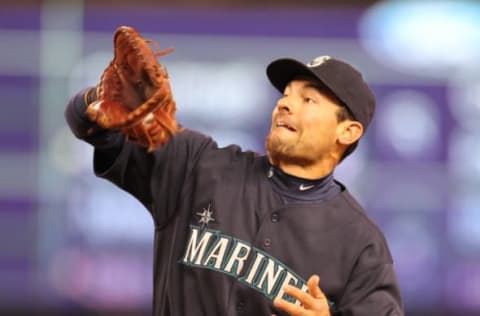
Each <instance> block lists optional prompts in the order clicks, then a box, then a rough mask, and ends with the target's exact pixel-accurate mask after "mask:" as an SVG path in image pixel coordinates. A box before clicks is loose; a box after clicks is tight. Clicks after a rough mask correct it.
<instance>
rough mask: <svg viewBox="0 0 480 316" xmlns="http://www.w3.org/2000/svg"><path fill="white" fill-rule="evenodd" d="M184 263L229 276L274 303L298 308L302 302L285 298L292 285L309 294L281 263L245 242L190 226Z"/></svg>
mask: <svg viewBox="0 0 480 316" xmlns="http://www.w3.org/2000/svg"><path fill="white" fill-rule="evenodd" d="M180 262H181V263H183V264H185V265H188V266H194V267H199V268H206V269H211V270H213V271H217V272H222V273H225V274H228V275H230V276H232V277H234V278H236V279H237V280H239V281H240V282H242V283H244V284H246V285H248V286H249V287H251V288H253V289H255V290H257V291H260V292H261V293H262V294H263V295H265V296H266V297H268V298H269V299H271V300H274V299H275V298H283V299H285V300H289V301H290V302H292V303H295V304H297V305H299V304H300V302H299V301H298V300H296V299H294V298H292V297H290V296H289V295H287V294H285V293H284V291H283V288H284V287H285V285H287V284H290V285H293V286H296V287H297V288H299V289H301V290H302V291H304V292H308V287H307V285H306V282H305V281H304V280H303V279H302V278H300V277H299V276H298V275H297V274H296V273H294V272H293V271H291V270H290V269H289V268H288V267H287V266H285V265H284V264H283V263H282V262H280V261H279V260H277V259H275V258H274V257H272V256H270V255H269V254H267V253H265V252H263V251H261V250H260V249H257V248H255V247H253V246H251V245H249V244H248V243H247V242H245V241H243V240H239V239H237V238H234V237H231V236H227V235H224V234H222V233H221V232H220V231H217V230H212V229H201V228H200V227H196V226H193V225H191V226H190V236H189V238H188V242H187V246H186V249H185V253H184V255H183V257H182V259H181V260H180Z"/></svg>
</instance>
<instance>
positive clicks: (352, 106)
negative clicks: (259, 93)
mask: <svg viewBox="0 0 480 316" xmlns="http://www.w3.org/2000/svg"><path fill="white" fill-rule="evenodd" d="M267 76H268V79H270V82H271V83H272V84H273V86H274V87H275V88H277V89H278V90H279V91H280V92H283V91H284V89H285V87H286V86H287V84H288V83H289V82H290V81H291V80H292V79H293V78H295V77H296V76H310V77H313V78H316V79H318V80H319V81H320V83H322V84H323V85H324V86H325V87H326V88H327V89H328V90H330V91H331V92H332V93H333V94H334V95H335V96H336V97H337V98H338V99H339V100H340V101H341V102H342V103H343V105H344V106H346V107H347V109H348V110H349V111H350V113H351V114H352V115H353V117H354V119H355V120H357V121H359V122H360V123H362V125H363V129H364V131H365V130H366V129H367V127H368V124H369V123H370V121H371V119H372V117H373V113H374V112H375V96H374V95H373V92H372V90H371V89H370V88H369V86H368V85H367V83H366V82H365V80H364V79H363V77H362V74H361V73H360V72H359V71H358V70H357V69H355V68H354V67H353V66H351V65H350V64H348V63H346V62H344V61H341V60H339V59H336V58H333V57H330V56H319V57H317V58H315V59H313V60H312V61H311V62H309V63H307V64H304V63H302V62H300V61H298V60H295V59H289V58H283V59H278V60H275V61H273V62H272V63H270V65H268V67H267Z"/></svg>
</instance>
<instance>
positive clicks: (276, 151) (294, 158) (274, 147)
mask: <svg viewBox="0 0 480 316" xmlns="http://www.w3.org/2000/svg"><path fill="white" fill-rule="evenodd" d="M299 146H301V144H299V141H298V140H296V141H292V142H289V143H286V142H284V141H282V140H281V139H279V138H278V137H277V138H275V137H273V136H272V134H271V133H270V134H269V135H268V136H267V139H266V140H265V148H266V150H267V155H268V157H269V158H270V160H271V163H272V164H273V165H275V166H278V165H279V164H280V163H286V164H297V165H300V166H308V165H310V164H312V162H313V161H312V159H310V158H309V157H306V156H305V155H300V153H299V152H298V150H297V149H298V147H299Z"/></svg>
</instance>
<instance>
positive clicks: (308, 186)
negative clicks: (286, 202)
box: [298, 183, 315, 191]
mask: <svg viewBox="0 0 480 316" xmlns="http://www.w3.org/2000/svg"><path fill="white" fill-rule="evenodd" d="M314 186H315V185H313V184H311V185H304V184H303V183H302V184H300V186H299V187H298V189H299V190H300V191H307V190H310V189H311V188H313V187H314Z"/></svg>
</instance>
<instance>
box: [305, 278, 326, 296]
mask: <svg viewBox="0 0 480 316" xmlns="http://www.w3.org/2000/svg"><path fill="white" fill-rule="evenodd" d="M319 283H320V277H319V276H318V275H316V274H314V275H312V276H311V277H310V279H308V281H307V286H308V291H309V292H310V295H312V296H313V297H315V298H324V297H325V295H324V294H323V292H322V290H320V287H319Z"/></svg>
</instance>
